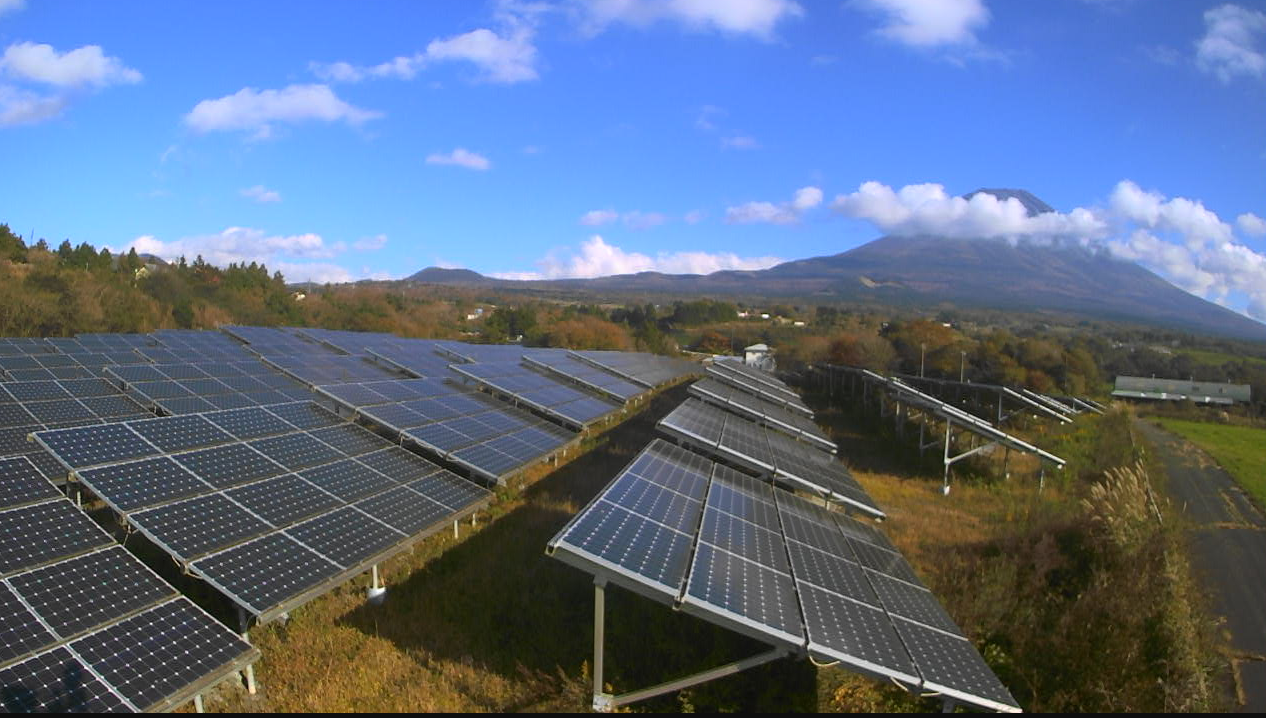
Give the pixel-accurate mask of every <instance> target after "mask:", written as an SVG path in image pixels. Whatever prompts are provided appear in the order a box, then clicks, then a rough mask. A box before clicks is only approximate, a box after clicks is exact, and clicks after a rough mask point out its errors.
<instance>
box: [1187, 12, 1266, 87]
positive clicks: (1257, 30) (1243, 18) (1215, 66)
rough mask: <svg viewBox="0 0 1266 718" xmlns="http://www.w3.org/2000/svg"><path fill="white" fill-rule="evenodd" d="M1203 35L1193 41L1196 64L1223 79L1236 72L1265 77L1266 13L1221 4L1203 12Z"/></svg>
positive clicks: (1227, 80)
mask: <svg viewBox="0 0 1266 718" xmlns="http://www.w3.org/2000/svg"><path fill="white" fill-rule="evenodd" d="M1204 24H1205V34H1204V36H1203V37H1201V38H1200V40H1199V41H1197V42H1196V66H1197V67H1199V68H1200V69H1201V70H1204V71H1205V72H1208V73H1211V74H1213V75H1215V76H1217V78H1218V79H1219V80H1221V81H1222V82H1230V81H1231V80H1233V79H1234V78H1235V77H1236V76H1237V75H1244V76H1246V77H1258V78H1260V77H1263V76H1266V49H1264V47H1263V45H1264V44H1266V43H1263V38H1266V13H1264V12H1262V11H1260V10H1250V9H1248V8H1244V7H1240V6H1239V5H1231V4H1226V5H1221V6H1219V7H1215V8H1212V9H1209V10H1206V11H1205V13H1204Z"/></svg>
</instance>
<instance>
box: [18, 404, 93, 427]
mask: <svg viewBox="0 0 1266 718" xmlns="http://www.w3.org/2000/svg"><path fill="white" fill-rule="evenodd" d="M25 406H27V412H29V413H30V415H32V417H35V420H37V422H39V423H42V424H62V423H67V422H84V420H91V419H95V418H96V414H94V413H92V412H91V410H90V409H89V408H87V406H85V405H84V404H80V403H78V401H77V400H75V399H56V400H52V401H28V403H27V404H25Z"/></svg>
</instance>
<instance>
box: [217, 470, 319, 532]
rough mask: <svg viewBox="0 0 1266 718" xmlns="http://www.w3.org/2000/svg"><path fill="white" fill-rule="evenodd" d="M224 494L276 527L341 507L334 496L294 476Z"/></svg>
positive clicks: (289, 475) (266, 481) (256, 483)
mask: <svg viewBox="0 0 1266 718" xmlns="http://www.w3.org/2000/svg"><path fill="white" fill-rule="evenodd" d="M225 493H227V494H228V496H229V498H231V499H233V500H234V501H236V502H237V503H239V504H241V505H242V506H245V507H246V508H247V509H249V510H250V511H251V512H252V513H254V514H256V515H257V516H260V517H261V518H263V519H264V520H265V521H268V522H269V523H270V524H272V525H273V526H288V525H290V524H292V523H295V522H297V521H302V520H303V519H306V518H308V517H309V516H312V515H314V514H318V513H321V512H323V511H329V510H330V509H333V508H335V507H337V506H340V505H342V502H341V501H339V500H338V499H337V498H335V497H334V496H331V495H330V494H328V493H326V492H325V491H322V490H321V489H319V488H317V487H316V486H315V485H313V484H311V483H309V482H307V481H304V480H303V479H301V478H299V477H298V476H295V475H294V474H286V475H284V476H278V477H276V478H272V479H267V480H265V481H257V482H255V483H253V484H247V485H246V486H240V487H238V488H236V489H231V490H229V491H227V492H225Z"/></svg>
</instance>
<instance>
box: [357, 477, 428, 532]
mask: <svg viewBox="0 0 1266 718" xmlns="http://www.w3.org/2000/svg"><path fill="white" fill-rule="evenodd" d="M356 508H358V509H360V510H361V511H364V512H365V513H367V514H369V515H370V516H372V517H373V518H375V519H378V520H379V521H381V522H383V523H385V524H387V525H388V526H390V527H392V528H394V529H396V530H397V531H400V532H401V533H403V534H406V535H409V536H413V535H416V534H418V533H420V532H421V531H422V530H423V529H426V528H428V527H431V526H435V525H436V524H438V523H439V522H441V521H443V520H444V519H445V517H447V516H448V515H449V514H450V513H451V512H450V511H449V509H448V507H446V506H443V505H441V504H438V503H436V502H434V501H432V500H431V499H428V498H426V497H425V496H422V495H421V494H419V493H417V492H415V491H413V490H412V489H409V488H407V487H404V486H400V487H397V488H394V489H391V490H388V491H384V492H382V493H381V494H378V495H377V496H371V497H370V498H367V499H364V500H362V501H359V502H357V504H356Z"/></svg>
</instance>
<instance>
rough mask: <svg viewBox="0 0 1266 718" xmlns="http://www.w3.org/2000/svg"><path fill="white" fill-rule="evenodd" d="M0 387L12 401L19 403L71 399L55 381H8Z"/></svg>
mask: <svg viewBox="0 0 1266 718" xmlns="http://www.w3.org/2000/svg"><path fill="white" fill-rule="evenodd" d="M0 387H3V390H4V391H6V392H8V393H9V395H10V396H12V397H13V399H14V401H20V402H28V401H46V400H49V399H70V398H71V396H70V393H69V392H67V391H66V390H65V389H63V388H62V386H61V384H59V383H57V382H56V381H10V382H5V383H4V384H3V385H0Z"/></svg>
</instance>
